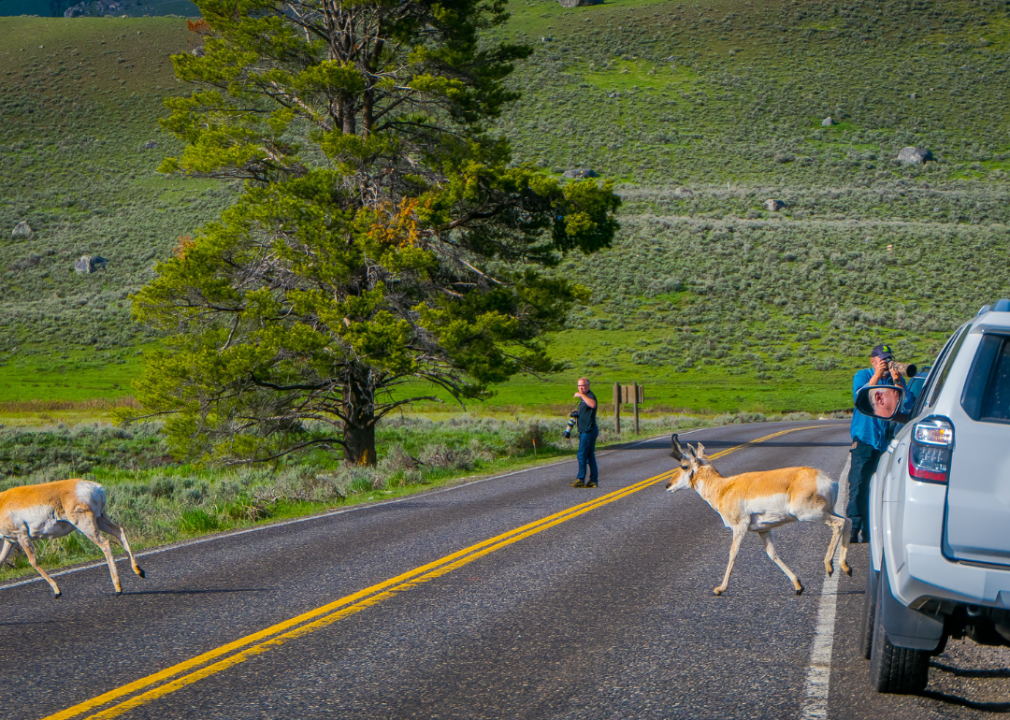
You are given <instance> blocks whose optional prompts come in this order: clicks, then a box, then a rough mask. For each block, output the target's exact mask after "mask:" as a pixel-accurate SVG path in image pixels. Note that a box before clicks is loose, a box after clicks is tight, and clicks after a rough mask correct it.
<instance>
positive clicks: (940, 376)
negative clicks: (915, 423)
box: [912, 323, 971, 417]
mask: <svg viewBox="0 0 1010 720" xmlns="http://www.w3.org/2000/svg"><path fill="white" fill-rule="evenodd" d="M969 327H971V323H967V324H965V325H962V326H961V327H960V328H958V329H957V331H956V332H955V333H954V334H953V335H951V336H950V339H949V340H948V341H947V344H946V345H944V346H943V350H941V351H940V355H939V356H938V357H937V358H936V364H935V365H934V366H933V369H932V370H930V371H929V376H928V377H927V378H926V387H925V388H923V390H922V392H921V393H920V394H919V395H918V397H917V399H916V401H915V409H914V410H912V417H915V416H917V415H918V414H919V413H920V412H922V409H923V407H926V406H927V405H928V406H929V407H932V406H933V405H934V404H935V403H936V399H937V397H938V396H939V395H940V390H941V389H942V388H943V384H944V383H945V382H946V381H947V375H948V373H950V366H951V364H952V363H953V362H954V358H955V356H957V351H958V350H960V349H961V344H962V343H963V342H964V339H965V338H966V337H967V336H968V328H969ZM927 396H929V402H928V403H927V402H926V399H927Z"/></svg>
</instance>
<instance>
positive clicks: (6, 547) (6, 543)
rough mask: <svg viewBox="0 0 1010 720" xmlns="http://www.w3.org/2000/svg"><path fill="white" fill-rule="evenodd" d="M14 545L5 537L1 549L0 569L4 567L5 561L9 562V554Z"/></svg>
mask: <svg viewBox="0 0 1010 720" xmlns="http://www.w3.org/2000/svg"><path fill="white" fill-rule="evenodd" d="M13 547H14V543H12V542H11V541H10V540H8V539H7V538H4V545H3V548H2V549H0V569H3V566H4V563H5V562H7V556H8V555H10V554H11V549H12V548H13Z"/></svg>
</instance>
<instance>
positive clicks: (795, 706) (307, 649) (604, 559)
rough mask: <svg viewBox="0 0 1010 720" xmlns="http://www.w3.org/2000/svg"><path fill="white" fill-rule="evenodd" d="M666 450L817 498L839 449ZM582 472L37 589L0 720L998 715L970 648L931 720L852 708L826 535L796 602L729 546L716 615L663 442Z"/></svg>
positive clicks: (15, 614) (862, 564) (994, 660)
mask: <svg viewBox="0 0 1010 720" xmlns="http://www.w3.org/2000/svg"><path fill="white" fill-rule="evenodd" d="M681 438H682V439H683V440H690V441H696V440H701V441H703V442H704V444H705V446H706V448H707V449H708V455H709V457H710V459H712V461H713V463H714V464H715V466H716V468H717V469H719V470H720V471H721V472H723V473H724V474H727V475H728V474H735V473H739V472H742V471H745V470H764V469H771V468H775V467H784V466H793V465H810V466H814V467H818V468H820V469H822V470H824V471H825V472H827V473H828V474H829V475H830V476H832V477H835V478H838V477H839V476H840V475H841V474H842V471H843V469H844V466H845V462H846V458H847V452H846V450H847V446H848V428H847V424H846V423H844V422H806V423H792V424H782V425H770V424H765V425H752V426H732V427H728V428H716V429H709V430H704V431H700V432H697V433H693V434H691V435H688V434H686V433H681ZM599 460H600V477H601V485H600V488H599V490H595V491H593V490H573V489H572V488H570V487H569V486H568V483H569V482H570V480H571V477H573V476H574V470H573V463H572V462H570V461H568V462H564V463H558V464H554V465H550V466H546V467H541V468H538V469H536V470H531V471H526V472H522V473H516V474H513V475H509V476H505V477H501V478H494V479H489V480H485V481H482V482H475V483H471V484H469V485H464V486H461V487H457V488H454V489H451V490H444V491H436V492H431V493H427V494H425V495H421V496H415V497H412V498H407V499H404V500H401V501H397V502H390V503H386V504H379V505H375V506H372V507H369V508H360V509H356V510H351V511H345V512H342V513H338V514H333V515H330V516H326V517H320V518H316V519H311V520H307V521H303V522H295V523H288V524H283V525H277V526H273V527H270V528H262V529H257V530H254V531H250V532H245V533H236V534H232V535H229V536H224V537H218V538H214V539H211V540H208V541H205V542H199V543H192V544H189V545H186V546H183V547H178V548H174V549H168V550H165V551H162V552H157V553H146V555H147V557H146V560H145V561H144V564H145V566H146V570H147V572H148V580H147V581H146V582H145V583H144V584H143V585H138V584H137V583H130V584H128V585H126V586H124V593H123V595H122V596H120V597H118V598H116V597H114V596H113V595H112V590H111V588H109V587H108V576H107V573H106V572H105V568H104V566H102V567H95V568H92V569H88V570H84V571H81V572H77V573H76V574H75V575H74V576H73V587H74V592H73V593H71V594H68V595H66V596H64V598H63V599H62V600H60V601H59V602H58V603H54V602H53V601H52V600H51V596H50V595H49V591H48V589H47V588H46V586H45V585H44V584H43V583H42V582H41V581H34V580H30V581H28V582H25V583H21V584H16V585H13V586H11V585H8V586H7V587H0V602H2V606H3V610H4V612H3V617H2V619H0V663H2V668H3V682H2V683H0V698H2V699H3V711H2V713H0V714H2V717H3V718H4V720H22V719H25V720H29V719H30V720H36V719H39V718H54V719H55V718H62V719H64V720H70V719H72V718H113V717H122V718H131V719H132V718H152V719H153V718H159V719H161V718H173V719H174V718H194V719H199V720H212V719H222V720H223V719H224V718H236V719H237V718H257V719H261V718H264V719H265V718H278V719H280V718H285V719H287V718H292V719H295V718H297V719H306V720H307V719H309V718H341V719H344V718H368V719H369V720H371V719H372V718H409V717H426V718H429V717H440V718H502V717H523V718H553V717H557V718H619V717H620V718H624V717H627V718H735V717H740V718H755V717H767V718H800V717H824V716H825V712H826V715H827V716H828V717H832V718H864V717H865V718H871V717H872V718H877V717H889V718H916V720H918V719H919V718H922V717H945V718H947V717H972V716H975V715H979V716H981V715H982V714H983V713H982V712H980V711H982V710H993V709H1006V708H1007V707H1010V688H1008V684H1010V679H1008V675H1007V673H1006V671H1005V670H998V669H997V670H994V669H993V667H994V666H995V667H1004V668H1005V667H1006V666H1007V665H1008V664H1010V663H1008V662H1007V661H1006V657H1004V656H1001V655H999V651H994V650H992V649H988V648H987V649H981V650H980V649H978V648H975V647H974V646H972V645H970V643H965V644H961V643H957V642H952V643H951V644H950V645H949V646H948V650H947V652H946V653H945V655H943V656H941V657H939V658H937V660H936V663H935V666H934V668H933V669H932V670H931V675H930V685H929V690H930V691H931V692H932V693H933V694H932V695H931V696H927V697H921V698H893V697H888V696H879V695H874V694H872V693H871V692H870V690H869V686H868V682H867V677H866V667H865V664H864V663H863V661H861V660H859V659H858V657H859V652H858V638H857V634H858V628H859V620H860V613H861V609H862V591H863V583H864V581H865V571H866V560H867V558H866V546H864V545H859V546H853V547H852V548H851V552H850V555H849V562H850V564H851V565H852V567H853V571H854V572H853V577H852V578H848V577H846V576H844V575H841V576H840V577H839V575H838V574H836V575H835V576H834V577H833V578H832V582H831V583H830V584H825V581H824V576H823V553H824V548H825V546H826V543H827V539H828V536H829V534H830V533H829V531H828V530H827V529H826V528H824V527H823V526H815V525H811V524H809V523H803V524H798V523H794V524H792V525H789V526H786V527H783V528H782V529H781V531H780V532H779V535H778V539H777V548H778V551H779V553H780V554H781V555H782V557H783V559H785V560H786V561H787V562H788V563H789V565H790V567H792V568H793V569H794V570H795V571H796V573H797V574H798V575H801V576H802V577H804V578H805V579H806V583H807V584H806V592H805V593H804V594H803V595H802V596H800V597H796V596H794V595H793V594H792V593H791V592H789V591H788V587H786V588H785V590H786V591H785V592H783V589H784V588H783V584H784V583H783V578H782V574H781V572H780V571H779V570H778V569H777V568H776V567H775V566H774V565H772V564H771V563H769V562H768V560H767V558H765V557H764V556H763V550H762V548H761V544H760V542H758V541H757V540H756V538H749V540H745V541H744V543H743V547H742V549H741V550H740V555H739V558H738V560H737V566H736V569H735V571H734V575H733V583H732V584H731V585H730V587H729V590H728V591H727V593H726V594H725V595H724V596H722V597H713V596H712V595H711V588H712V578H713V577H717V576H719V575H721V573H722V570H723V568H724V567H725V564H726V553H727V546H728V540H729V531H728V530H726V529H725V528H724V527H723V526H722V523H721V522H720V520H719V517H718V515H716V514H715V513H714V512H713V511H712V510H711V509H710V508H709V507H708V506H707V505H706V504H705V503H704V502H703V501H702V500H701V499H700V498H699V497H698V496H697V495H696V494H694V493H691V494H687V493H680V494H678V495H675V496H671V495H669V494H667V493H665V492H664V491H663V488H664V484H665V480H666V479H667V477H668V476H669V472H670V471H672V470H673V469H674V467H675V463H674V462H673V460H672V459H671V458H670V456H669V440H668V438H667V437H664V438H661V439H656V440H655V441H650V442H646V443H641V444H638V445H635V446H631V447H626V448H623V449H620V450H612V451H608V452H605V453H601V454H600V458H599ZM141 555H144V554H143V553H142V554H141ZM825 588H828V589H830V590H832V592H831V594H830V595H828V596H825V595H823V594H822V590H823V589H825ZM822 666H823V667H822ZM812 678H813V680H812ZM824 678H826V679H827V682H826V683H825V682H824ZM972 704H974V705H976V706H978V707H977V708H976V707H972ZM984 714H988V713H984Z"/></svg>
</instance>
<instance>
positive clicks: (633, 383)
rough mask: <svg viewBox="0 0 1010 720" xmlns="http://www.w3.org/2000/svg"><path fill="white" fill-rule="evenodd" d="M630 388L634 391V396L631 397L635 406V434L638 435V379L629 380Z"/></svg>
mask: <svg viewBox="0 0 1010 720" xmlns="http://www.w3.org/2000/svg"><path fill="white" fill-rule="evenodd" d="M631 390H632V392H633V393H635V397H634V398H633V399H632V402H633V403H634V408H635V434H636V435H638V381H637V380H632V381H631Z"/></svg>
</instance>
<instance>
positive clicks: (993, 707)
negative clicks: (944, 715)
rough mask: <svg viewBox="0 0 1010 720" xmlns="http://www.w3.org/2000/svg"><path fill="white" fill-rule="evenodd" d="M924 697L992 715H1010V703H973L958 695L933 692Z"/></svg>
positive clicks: (924, 692)
mask: <svg viewBox="0 0 1010 720" xmlns="http://www.w3.org/2000/svg"><path fill="white" fill-rule="evenodd" d="M922 696H923V697H926V698H929V699H930V700H936V701H938V702H942V703H946V704H948V705H959V706H960V707H966V708H970V709H972V710H982V711H985V712H991V713H1010V703H998V702H997V703H983V702H973V701H971V700H965V699H964V698H960V697H957V696H956V695H944V694H943V693H940V692H935V691H933V690H925V691H923V693H922Z"/></svg>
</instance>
